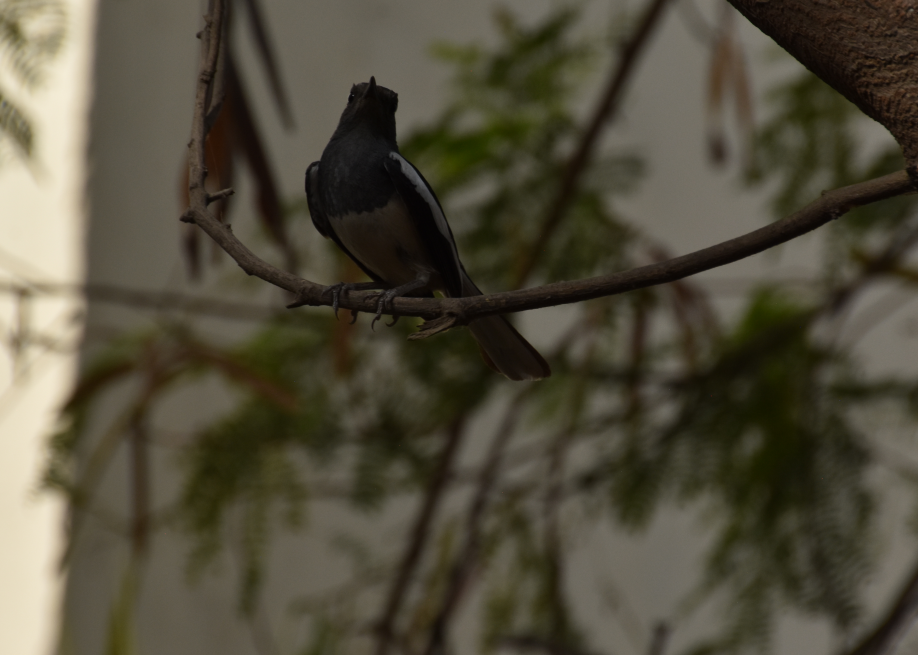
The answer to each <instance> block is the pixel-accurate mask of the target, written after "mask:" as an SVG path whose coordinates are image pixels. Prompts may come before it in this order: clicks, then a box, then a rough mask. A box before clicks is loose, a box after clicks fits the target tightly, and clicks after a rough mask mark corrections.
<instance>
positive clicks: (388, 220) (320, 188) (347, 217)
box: [306, 78, 551, 380]
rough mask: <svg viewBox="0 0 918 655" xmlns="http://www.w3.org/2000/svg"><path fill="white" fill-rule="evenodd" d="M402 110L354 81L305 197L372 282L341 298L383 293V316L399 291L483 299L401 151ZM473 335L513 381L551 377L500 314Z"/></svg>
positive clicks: (428, 191) (384, 92) (392, 98)
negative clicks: (359, 292) (397, 123)
mask: <svg viewBox="0 0 918 655" xmlns="http://www.w3.org/2000/svg"><path fill="white" fill-rule="evenodd" d="M397 108H398V95H397V94H396V93H395V92H394V91H391V90H389V89H386V88H384V87H381V86H378V85H377V84H376V80H375V79H374V78H370V81H369V83H363V84H356V85H354V86H353V88H352V89H351V93H350V95H349V96H348V104H347V107H346V108H345V109H344V112H343V113H342V114H341V120H340V121H339V123H338V127H337V129H336V130H335V132H334V134H333V135H332V138H331V140H330V141H329V143H328V145H327V146H326V147H325V150H324V151H323V153H322V158H321V159H320V160H319V161H318V162H313V163H312V164H310V165H309V168H308V169H307V170H306V195H307V200H308V202H309V211H310V214H311V216H312V221H313V224H314V225H315V226H316V229H317V230H318V231H319V233H320V234H322V235H323V236H325V237H327V238H330V239H332V240H334V242H335V243H336V244H337V245H338V247H339V248H341V250H342V251H344V253H345V254H346V255H347V256H348V257H350V258H351V259H352V260H353V261H354V262H355V263H356V264H357V265H358V266H359V267H360V268H361V270H363V272H364V273H366V274H367V275H368V276H369V277H370V279H371V280H373V283H372V284H357V285H353V284H339V285H336V290H335V293H336V298H337V294H338V293H346V292H347V291H348V290H352V289H358V288H359V289H367V288H371V287H372V288H379V289H384V291H381V292H380V294H379V305H378V311H377V318H378V317H379V315H380V314H381V313H383V312H386V311H387V310H388V309H389V307H390V303H391V301H392V299H393V298H396V297H398V296H402V295H415V296H432V295H433V292H434V291H440V292H442V293H444V294H446V295H447V296H450V297H463V296H472V295H479V294H481V292H480V291H479V290H478V288H477V287H476V286H475V284H474V283H473V282H472V280H471V279H470V278H469V276H468V274H467V273H466V271H465V269H464V267H463V266H462V262H461V261H460V260H459V253H458V251H457V249H456V242H455V239H454V238H453V234H452V231H451V230H450V227H449V224H448V223H447V221H446V215H445V213H444V212H443V208H442V207H441V206H440V202H439V200H437V196H436V194H435V193H434V191H433V189H432V188H431V187H430V185H429V184H428V183H427V181H426V180H425V179H424V177H423V175H421V173H420V172H419V171H418V170H417V169H416V168H415V167H414V166H413V165H412V164H411V163H410V162H409V161H408V160H407V159H405V158H404V157H402V156H401V154H400V153H399V150H398V144H397V142H396V137H395V112H396V109H397ZM336 305H337V303H336ZM375 320H376V319H374V321H375ZM469 329H470V330H471V332H472V335H473V336H474V337H475V339H476V340H477V341H478V344H479V346H481V350H482V353H483V355H484V357H485V361H486V362H487V363H488V364H489V365H490V366H491V367H492V368H494V369H495V370H497V371H499V372H501V373H503V374H504V375H506V376H507V377H508V378H510V379H513V380H538V379H541V378H545V377H548V376H549V375H551V369H550V368H549V366H548V364H547V363H546V362H545V360H544V359H543V358H542V356H541V355H540V354H539V353H538V352H537V351H536V350H535V348H533V347H532V346H531V345H530V344H529V343H528V342H527V341H526V340H525V339H524V338H523V337H522V336H520V334H519V333H518V332H517V331H516V330H515V329H514V328H513V326H511V325H510V323H509V322H507V320H506V319H504V318H503V317H501V316H489V317H485V318H481V319H477V320H475V321H472V322H471V323H470V325H469Z"/></svg>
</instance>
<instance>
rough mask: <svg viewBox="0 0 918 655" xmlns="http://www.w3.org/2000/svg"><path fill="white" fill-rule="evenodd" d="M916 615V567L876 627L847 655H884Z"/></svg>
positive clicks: (896, 642) (903, 633) (917, 580)
mask: <svg viewBox="0 0 918 655" xmlns="http://www.w3.org/2000/svg"><path fill="white" fill-rule="evenodd" d="M916 615H918V566H916V567H915V569H914V570H913V571H912V573H911V576H910V577H909V580H908V582H906V584H905V586H904V587H903V588H902V590H901V591H900V592H899V596H898V597H897V598H896V600H895V602H894V603H893V604H892V607H890V608H889V610H888V611H887V612H886V614H885V615H884V616H883V617H882V618H881V620H880V622H879V623H878V625H877V627H876V628H874V630H873V631H872V632H871V633H870V634H869V635H867V636H866V637H864V639H863V641H861V642H860V643H859V644H858V645H857V646H855V647H854V649H852V650H850V651H848V653H847V655H886V653H891V652H893V650H894V649H895V647H896V644H898V643H899V640H900V639H901V638H902V637H903V636H905V633H906V632H908V630H909V628H911V627H912V624H913V623H914V621H915V617H916Z"/></svg>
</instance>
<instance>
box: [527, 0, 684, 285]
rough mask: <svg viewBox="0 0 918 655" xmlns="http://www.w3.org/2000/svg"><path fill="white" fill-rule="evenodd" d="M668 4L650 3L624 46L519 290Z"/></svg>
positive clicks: (547, 216) (662, 0) (564, 209)
mask: <svg viewBox="0 0 918 655" xmlns="http://www.w3.org/2000/svg"><path fill="white" fill-rule="evenodd" d="M668 2H669V0H650V3H649V4H648V6H647V9H646V11H645V12H644V14H643V16H642V17H641V20H640V21H639V23H638V26H637V29H635V31H634V33H633V34H632V35H631V38H630V39H629V40H628V41H627V42H626V43H624V44H623V46H622V48H621V54H620V56H619V60H618V66H616V68H615V70H613V72H612V75H611V76H610V77H609V83H608V84H607V85H606V90H605V92H604V93H603V94H602V98H601V99H600V101H599V104H598V105H597V106H596V109H595V110H594V111H593V115H592V117H591V118H590V121H589V123H587V126H586V129H584V130H583V133H582V134H581V135H580V140H579V142H578V143H577V147H576V148H575V149H574V154H572V155H571V158H570V159H569V160H568V163H567V166H565V168H564V171H563V174H562V177H561V184H560V186H559V187H558V192H557V193H556V194H555V198H554V200H553V201H552V203H551V204H550V205H549V209H548V211H547V212H546V214H545V218H543V219H542V227H541V229H540V230H539V231H538V236H537V237H536V240H535V242H534V243H533V244H532V247H531V248H530V249H529V253H528V255H527V257H526V259H525V260H524V261H523V264H522V265H521V266H520V269H519V271H518V272H517V275H516V283H515V284H514V286H516V287H521V286H522V285H523V284H524V283H525V282H526V280H527V279H528V278H529V275H530V274H531V273H532V269H533V268H534V267H535V264H536V262H537V261H538V258H539V255H540V254H541V253H542V251H544V250H545V247H546V246H547V245H548V243H549V242H550V241H551V238H552V236H553V235H554V233H555V230H556V229H557V228H558V226H559V225H560V224H561V219H563V218H564V214H565V212H567V210H568V208H569V207H570V205H571V202H573V200H574V197H575V196H576V195H577V186H578V184H579V182H580V178H581V176H582V175H583V172H584V171H585V170H586V169H587V167H588V166H589V164H590V161H591V160H592V158H593V151H594V150H595V149H596V146H597V145H599V135H600V133H601V132H602V130H603V127H605V125H607V124H608V122H609V121H610V119H611V118H612V117H613V116H614V115H615V112H616V110H617V109H618V107H619V104H620V101H621V98H622V94H623V91H624V90H625V85H626V83H627V82H628V79H629V78H630V77H631V74H632V72H633V71H634V69H635V68H636V64H637V62H638V60H639V58H640V55H641V53H642V52H643V50H644V46H645V45H647V43H648V42H649V40H650V35H651V34H652V33H653V30H654V28H655V27H656V26H657V25H658V24H659V23H660V18H661V17H662V15H663V9H664V8H665V7H666V4H667V3H668Z"/></svg>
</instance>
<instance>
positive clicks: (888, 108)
mask: <svg viewBox="0 0 918 655" xmlns="http://www.w3.org/2000/svg"><path fill="white" fill-rule="evenodd" d="M729 2H730V4H732V5H733V6H734V7H736V9H737V10H738V11H739V12H740V13H741V14H743V15H744V16H745V17H746V18H748V19H749V21H750V22H751V23H752V24H753V25H755V26H756V27H758V28H759V29H760V30H762V31H763V32H764V33H765V34H767V35H768V36H770V37H771V38H772V39H774V41H775V42H777V43H778V45H780V46H781V47H782V48H784V49H785V50H787V51H788V52H789V53H790V54H791V55H793V56H794V57H795V58H796V59H797V60H798V61H800V62H801V63H802V64H803V65H804V66H806V67H807V68H809V69H810V70H811V71H813V72H814V73H816V75H818V76H819V77H820V78H822V79H823V80H825V81H826V82H827V83H828V84H830V85H831V86H832V87H833V88H834V89H835V90H836V91H838V92H839V93H841V94H842V95H844V96H845V97H846V98H848V100H850V101H851V102H853V103H854V104H855V105H857V106H858V107H859V108H860V109H861V110H862V111H863V112H864V113H865V114H867V115H868V116H870V117H871V118H873V119H874V120H876V121H878V122H879V123H880V124H882V125H884V126H885V127H886V128H887V129H888V130H889V131H890V132H892V135H893V136H894V137H895V138H896V140H897V141H898V142H899V145H900V146H901V147H902V152H903V154H904V155H905V158H906V160H907V162H908V167H909V171H910V173H911V175H912V179H915V178H916V173H915V171H916V164H918V24H916V21H918V0H832V1H831V2H830V1H828V0H806V1H802V0H729Z"/></svg>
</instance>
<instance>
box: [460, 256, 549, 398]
mask: <svg viewBox="0 0 918 655" xmlns="http://www.w3.org/2000/svg"><path fill="white" fill-rule="evenodd" d="M462 295H463V296H480V295H481V291H479V290H478V287H476V286H475V284H474V283H473V282H472V280H471V279H469V276H468V275H466V274H465V271H462ZM469 329H470V330H471V332H472V336H473V337H475V341H477V342H478V346H479V348H481V355H482V357H483V358H484V360H485V362H486V363H487V364H488V366H490V367H491V368H493V369H494V370H495V371H497V372H498V373H502V374H503V375H505V376H507V377H508V378H510V379H511V380H541V379H542V378H547V377H549V376H550V375H551V367H549V366H548V362H546V361H545V358H544V357H542V355H540V354H539V351H538V350H536V349H535V348H533V347H532V345H531V344H530V343H529V342H528V341H526V339H524V338H523V337H522V335H521V334H520V333H519V332H517V331H516V329H515V328H514V327H513V326H512V325H510V322H509V321H507V319H505V318H504V317H503V316H486V317H484V318H479V319H476V320H474V321H472V322H471V323H469Z"/></svg>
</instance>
